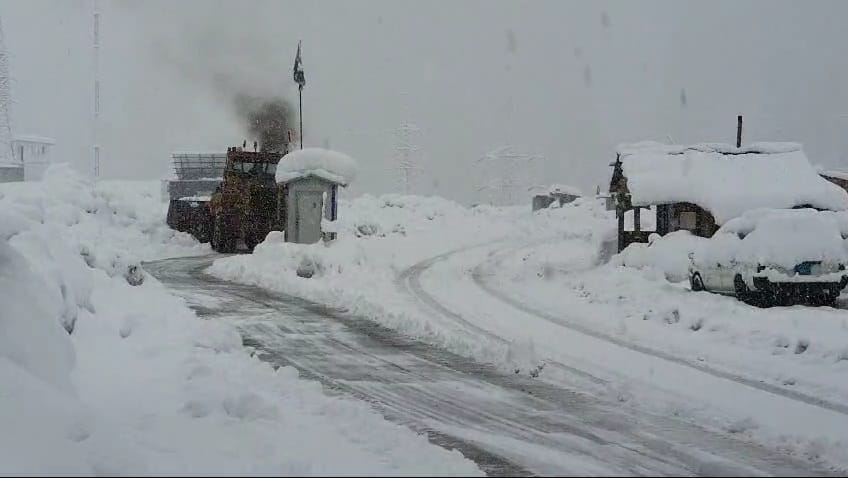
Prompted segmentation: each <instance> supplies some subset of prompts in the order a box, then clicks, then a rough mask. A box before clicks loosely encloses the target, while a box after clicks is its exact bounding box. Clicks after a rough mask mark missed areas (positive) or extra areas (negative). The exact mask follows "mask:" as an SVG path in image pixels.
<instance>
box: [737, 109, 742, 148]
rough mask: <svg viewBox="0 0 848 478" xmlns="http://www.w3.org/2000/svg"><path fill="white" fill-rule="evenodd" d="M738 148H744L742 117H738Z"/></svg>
mask: <svg viewBox="0 0 848 478" xmlns="http://www.w3.org/2000/svg"><path fill="white" fill-rule="evenodd" d="M736 147H737V148H741V147H742V115H739V116H737V117H736Z"/></svg>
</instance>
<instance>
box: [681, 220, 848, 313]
mask: <svg viewBox="0 0 848 478" xmlns="http://www.w3.org/2000/svg"><path fill="white" fill-rule="evenodd" d="M846 238H848V216H846V214H845V213H838V212H830V211H817V210H815V209H790V210H774V209H759V210H754V211H749V212H747V213H745V214H744V215H742V216H741V217H738V218H735V219H731V220H730V221H728V222H726V223H725V224H724V225H723V226H722V227H721V228H720V229H719V230H718V231H717V232H716V233H715V235H714V236H713V237H712V238H711V239H709V240H707V241H704V242H703V243H702V244H700V245H699V246H698V247H697V248H696V250H695V251H694V252H691V253H690V254H689V259H690V265H689V282H690V285H691V287H692V290H693V291H704V290H706V291H710V292H716V293H721V294H729V295H735V296H736V297H738V298H739V299H741V300H743V301H746V302H751V303H757V304H761V305H771V304H779V305H789V304H797V303H808V304H814V305H828V304H832V303H833V302H834V301H835V300H836V298H837V297H838V296H839V294H840V293H841V292H842V290H843V289H844V288H845V286H846V285H848V271H846V270H845V268H846V264H848V251H846V244H847V243H846V242H845V240H846Z"/></svg>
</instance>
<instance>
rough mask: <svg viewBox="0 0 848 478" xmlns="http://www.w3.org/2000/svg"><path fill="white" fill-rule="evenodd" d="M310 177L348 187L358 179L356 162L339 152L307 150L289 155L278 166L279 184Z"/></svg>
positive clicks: (300, 150) (316, 149)
mask: <svg viewBox="0 0 848 478" xmlns="http://www.w3.org/2000/svg"><path fill="white" fill-rule="evenodd" d="M308 176H315V177H318V178H321V179H326V180H327V181H331V182H334V183H338V184H341V185H342V186H347V185H348V184H350V183H351V182H352V181H353V179H354V178H355V177H356V161H355V160H354V159H353V158H351V157H350V156H348V155H346V154H344V153H340V152H338V151H331V150H329V149H322V148H306V149H298V150H295V151H292V152H291V153H288V154H287V155H285V156H283V159H281V160H280V163H279V165H277V174H276V178H277V182H278V183H287V182H290V181H293V180H295V179H300V178H305V177H308Z"/></svg>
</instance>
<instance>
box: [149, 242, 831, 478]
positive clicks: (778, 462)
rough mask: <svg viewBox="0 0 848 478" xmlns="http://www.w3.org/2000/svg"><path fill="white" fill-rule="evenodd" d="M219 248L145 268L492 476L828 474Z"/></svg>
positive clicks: (277, 352) (277, 358)
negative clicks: (477, 349)
mask: <svg viewBox="0 0 848 478" xmlns="http://www.w3.org/2000/svg"><path fill="white" fill-rule="evenodd" d="M215 257H216V256H204V257H194V258H179V259H169V260H164V261H157V262H152V263H146V264H144V268H145V269H146V270H147V271H148V272H149V273H151V274H152V275H154V276H155V277H157V278H158V279H159V280H160V281H161V282H163V283H164V284H166V285H167V286H169V287H170V288H171V289H172V290H173V292H174V293H175V294H176V295H179V296H182V297H184V298H185V299H186V301H187V302H188V303H189V304H190V305H192V307H193V308H194V309H195V310H196V311H197V312H198V315H200V316H202V317H205V318H209V319H215V320H227V321H232V322H233V323H235V324H236V325H237V327H238V328H239V330H240V331H241V333H242V336H243V338H244V342H245V344H246V345H248V346H250V347H253V348H254V349H255V350H256V352H257V356H259V357H260V358H261V359H263V360H265V361H268V362H269V363H272V364H274V365H275V366H293V367H296V368H297V369H298V370H299V371H300V373H301V374H302V375H303V376H304V377H306V378H311V379H315V380H318V381H320V382H321V383H322V384H323V385H324V386H325V389H326V390H327V391H328V392H329V393H337V394H340V395H346V396H350V397H354V398H358V399H361V400H364V401H367V402H369V403H370V404H371V405H372V406H373V407H374V409H376V410H378V411H379V412H380V413H382V414H383V415H384V416H385V417H386V418H388V419H390V420H392V421H395V422H397V423H400V424H403V425H405V426H408V427H410V428H411V429H413V430H416V431H419V432H421V433H425V434H426V435H427V436H428V437H429V439H430V441H431V442H432V443H434V444H436V445H439V446H443V447H445V448H456V449H458V450H460V451H461V452H462V453H463V454H464V455H465V456H466V457H468V458H469V459H472V460H474V461H475V462H476V463H477V464H478V465H479V466H480V467H481V468H482V469H483V470H484V471H485V472H487V474H490V475H496V476H497V475H510V476H515V475H533V474H543V475H576V474H606V475H688V476H692V475H798V474H802V475H811V474H816V475H822V474H827V473H828V470H826V469H822V468H819V467H817V466H816V465H815V464H813V463H811V462H807V461H804V460H799V459H795V458H792V457H789V456H786V455H782V454H779V453H776V452H774V451H772V450H767V449H764V448H761V447H759V446H757V445H753V444H750V443H746V442H744V441H741V440H737V439H734V438H733V437H731V436H727V435H723V434H718V433H714V432H711V431H707V430H704V429H702V428H699V427H696V426H693V425H692V424H689V423H685V422H682V421H678V420H676V419H673V418H669V417H660V416H652V415H645V414H639V415H635V414H634V413H633V412H632V411H630V410H627V409H625V408H622V407H621V406H620V405H619V404H617V403H608V402H606V401H604V400H601V399H599V398H597V397H593V396H591V395H589V394H586V393H582V392H580V391H574V390H567V389H564V388H560V387H557V386H554V385H552V384H549V383H546V382H544V381H541V380H534V379H531V378H529V377H526V376H523V375H512V374H504V373H502V372H500V371H498V370H497V369H495V368H493V367H490V366H487V365H483V364H479V363H476V362H473V361H471V360H468V359H465V358H462V357H459V356H457V355H454V354H451V353H448V352H445V351H443V350H440V349H437V348H434V347H431V346H428V345H425V344H422V343H419V342H416V341H414V340H410V339H408V338H405V337H403V336H400V335H398V334H397V333H395V332H392V331H390V330H388V329H386V328H383V327H380V326H378V325H375V324H374V323H373V322H371V321H368V320H364V319H361V318H357V317H352V316H350V315H347V314H345V313H344V312H343V311H338V310H333V309H328V308H326V307H322V306H319V305H316V304H314V303H310V302H307V301H304V300H301V299H298V298H295V297H289V296H285V295H280V294H272V293H269V292H266V291H264V290H263V289H260V288H257V287H253V286H247V285H239V284H233V283H229V282H224V281H221V280H218V279H215V278H212V277H211V276H208V275H206V274H204V272H203V271H204V269H205V268H206V267H208V265H209V264H210V263H211V262H212V260H214V258H215ZM218 257H219V256H218ZM415 274H416V273H415V271H414V270H413V271H412V272H411V273H410V274H407V277H410V276H414V275H415ZM419 285H420V284H419Z"/></svg>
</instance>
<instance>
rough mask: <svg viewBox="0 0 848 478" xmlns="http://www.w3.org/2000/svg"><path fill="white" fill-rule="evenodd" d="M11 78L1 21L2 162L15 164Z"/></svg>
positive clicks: (0, 128) (0, 95)
mask: <svg viewBox="0 0 848 478" xmlns="http://www.w3.org/2000/svg"><path fill="white" fill-rule="evenodd" d="M10 83H11V78H10V77H9V54H8V52H7V51H6V42H5V40H4V38H3V22H2V19H0V162H7V163H10V162H13V161H14V158H15V153H14V151H13V150H12V121H11V113H10V112H9V110H10V109H11V107H12V92H11V85H10Z"/></svg>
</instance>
